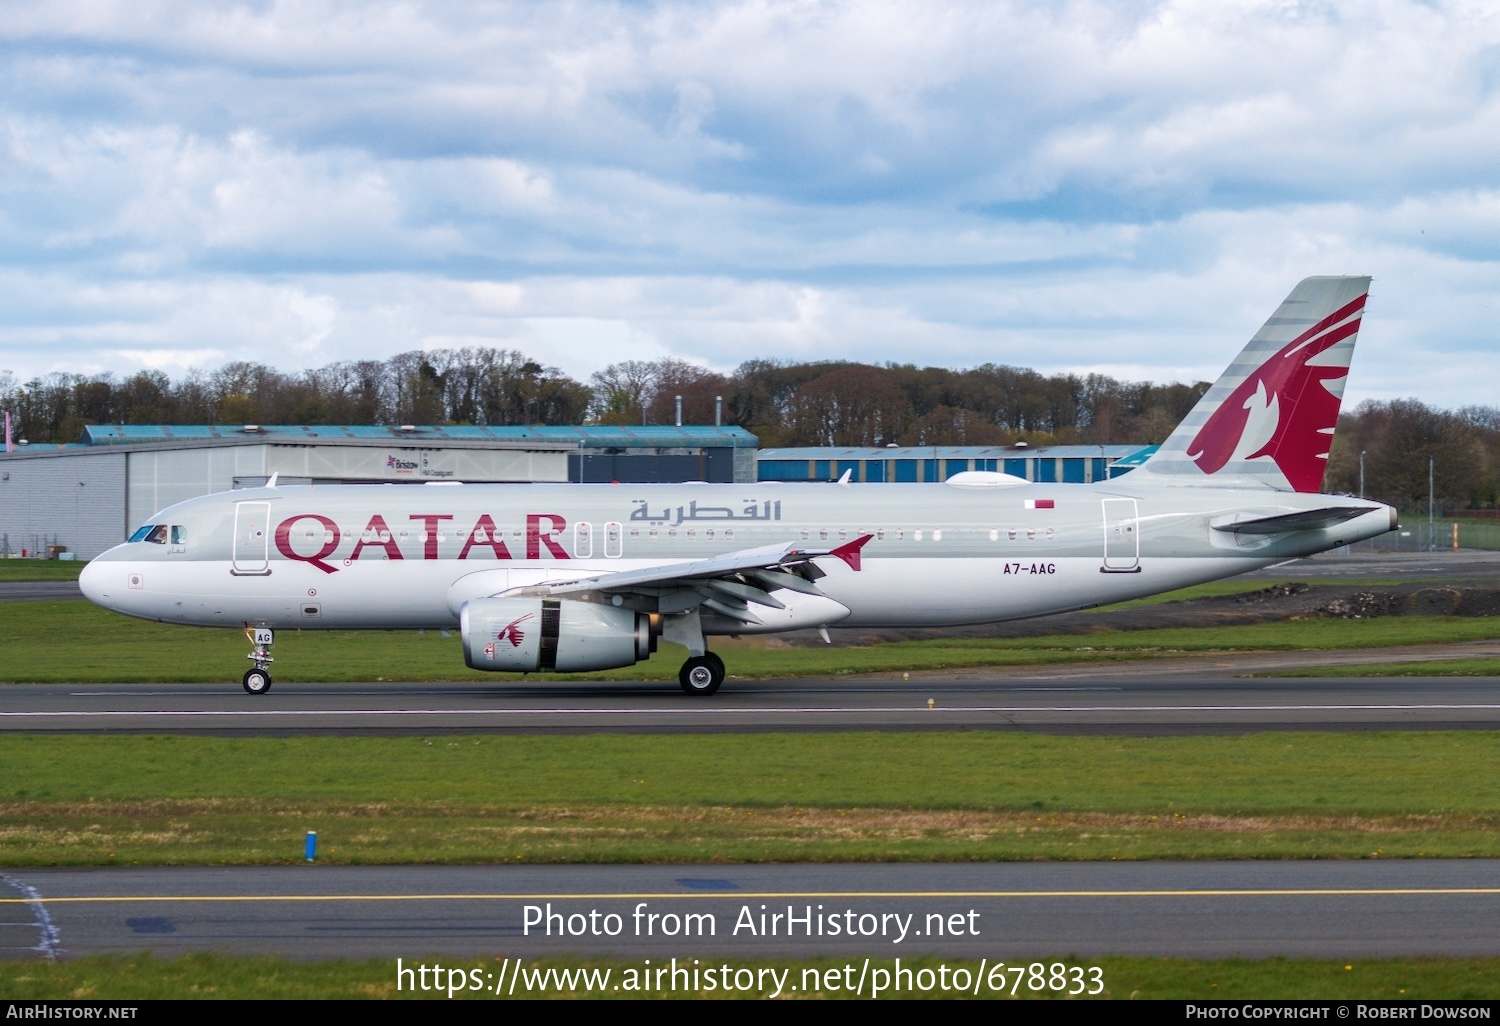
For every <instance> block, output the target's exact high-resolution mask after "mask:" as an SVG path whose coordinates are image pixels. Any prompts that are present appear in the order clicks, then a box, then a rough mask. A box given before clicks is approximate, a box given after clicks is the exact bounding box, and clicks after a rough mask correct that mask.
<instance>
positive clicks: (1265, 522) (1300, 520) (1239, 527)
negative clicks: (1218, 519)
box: [1214, 506, 1371, 534]
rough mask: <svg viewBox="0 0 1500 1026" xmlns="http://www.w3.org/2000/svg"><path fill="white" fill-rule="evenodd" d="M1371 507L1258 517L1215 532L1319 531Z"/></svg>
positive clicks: (1217, 527)
mask: <svg viewBox="0 0 1500 1026" xmlns="http://www.w3.org/2000/svg"><path fill="white" fill-rule="evenodd" d="M1370 510H1371V507H1369V506H1329V507H1327V508H1325V509H1309V510H1304V511H1303V512H1301V513H1283V514H1281V515H1280V516H1274V517H1257V518H1256V519H1254V520H1240V521H1237V522H1233V523H1227V524H1215V525H1214V530H1215V531H1226V532H1233V533H1235V534H1290V533H1291V532H1293V531H1318V530H1321V529H1323V528H1325V527H1334V526H1336V525H1338V524H1342V523H1343V522H1344V521H1346V520H1353V519H1354V518H1355V517H1358V516H1363V515H1364V514H1366V513H1369V512H1370Z"/></svg>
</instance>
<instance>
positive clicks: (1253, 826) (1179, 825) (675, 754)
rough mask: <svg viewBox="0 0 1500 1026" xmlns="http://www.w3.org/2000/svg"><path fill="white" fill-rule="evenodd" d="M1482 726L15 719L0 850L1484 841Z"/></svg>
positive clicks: (347, 851)
mask: <svg viewBox="0 0 1500 1026" xmlns="http://www.w3.org/2000/svg"><path fill="white" fill-rule="evenodd" d="M1496 742H1497V737H1496V735H1495V734H1493V733H1485V732H1452V733H1404V732H1402V733H1388V734H1327V735H1319V734H1256V735H1246V736H1242V737H1228V738H1226V737H1212V738H1204V737H1182V738H1095V737H1083V738H1078V737H1054V736H1046V735H1023V734H994V733H987V732H969V733H952V734H946V733H944V734H938V733H931V734H929V733H915V734H824V735H786V734H757V735H723V734H717V735H658V736H634V735H629V736H627V735H587V736H577V735H572V736H536V735H520V736H503V737H497V736H493V735H485V736H468V737H439V738H419V737H418V738H348V737H319V738H237V739H224V738H197V737H139V736H122V737H109V736H84V737H78V736H63V737H59V736H26V735H11V736H0V765H3V766H5V767H6V774H5V776H4V777H3V778H0V864H9V865H21V864H26V865H54V864H69V865H86V864H111V863H115V864H118V863H122V862H139V863H143V864H148V863H155V864H179V863H183V864H187V863H191V864H203V863H220V862H222V863H276V862H295V861H299V860H300V858H301V840H302V838H303V836H304V834H305V832H306V831H307V830H316V831H318V835H319V839H320V851H321V857H323V858H324V859H325V860H327V861H334V862H346V863H354V862H379V863H411V862H448V863H479V862H513V861H517V860H519V861H524V862H708V861H731V862H734V861H747V862H760V861H837V860H851V859H852V860H867V861H892V860H955V859H961V860H1003V859H1036V858H1047V859H1109V858H1225V857H1232V858H1288V857H1328V858H1370V857H1431V856H1435V855H1436V856H1494V855H1497V854H1500V745H1497V743H1496ZM247 768H251V769H252V770H253V771H247Z"/></svg>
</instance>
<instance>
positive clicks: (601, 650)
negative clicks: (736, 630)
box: [459, 597, 657, 673]
mask: <svg viewBox="0 0 1500 1026" xmlns="http://www.w3.org/2000/svg"><path fill="white" fill-rule="evenodd" d="M459 630H460V632H461V636H462V638H463V643H464V662H465V663H467V664H468V665H469V666H470V668H472V669H475V670H503V671H507V672H511V673H531V672H533V671H536V670H557V671H558V672H560V673H570V672H575V671H579V670H610V669H614V668H615V667H617V666H630V665H632V664H634V663H637V662H639V661H640V660H642V659H645V658H647V657H649V656H650V655H651V653H652V652H654V651H656V634H657V632H656V631H653V630H652V624H651V617H650V616H649V615H648V614H645V613H637V612H636V611H635V610H633V609H622V608H619V607H618V606H604V605H598V604H596V603H593V602H575V601H570V600H567V599H549V598H529V597H528V598H482V599H473V600H471V601H469V602H465V603H464V606H463V609H462V610H461V611H460V612H459Z"/></svg>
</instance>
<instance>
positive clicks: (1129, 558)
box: [1099, 499, 1141, 574]
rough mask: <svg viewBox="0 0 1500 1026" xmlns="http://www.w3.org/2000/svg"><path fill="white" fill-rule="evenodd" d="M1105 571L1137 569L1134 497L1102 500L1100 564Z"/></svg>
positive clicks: (1138, 542)
mask: <svg viewBox="0 0 1500 1026" xmlns="http://www.w3.org/2000/svg"><path fill="white" fill-rule="evenodd" d="M1099 569H1100V571H1101V572H1103V573H1106V574H1138V573H1140V572H1141V529H1140V516H1139V511H1138V510H1137V509H1136V502H1135V500H1134V499H1105V500H1104V565H1103V566H1101V567H1100V568H1099Z"/></svg>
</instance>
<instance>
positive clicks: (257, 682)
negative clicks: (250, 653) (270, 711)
mask: <svg viewBox="0 0 1500 1026" xmlns="http://www.w3.org/2000/svg"><path fill="white" fill-rule="evenodd" d="M244 684H245V690H246V691H248V692H249V693H250V694H252V695H264V694H265V693H266V692H267V691H270V690H271V675H270V674H269V673H267V672H266V671H265V670H246V671H245V679H244Z"/></svg>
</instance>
